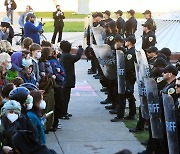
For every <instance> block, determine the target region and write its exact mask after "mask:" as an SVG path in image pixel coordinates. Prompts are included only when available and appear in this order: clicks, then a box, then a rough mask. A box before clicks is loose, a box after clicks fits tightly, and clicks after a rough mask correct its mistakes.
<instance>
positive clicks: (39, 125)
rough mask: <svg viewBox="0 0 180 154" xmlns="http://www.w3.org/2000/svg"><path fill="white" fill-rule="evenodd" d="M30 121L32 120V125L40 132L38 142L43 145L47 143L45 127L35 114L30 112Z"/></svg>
mask: <svg viewBox="0 0 180 154" xmlns="http://www.w3.org/2000/svg"><path fill="white" fill-rule="evenodd" d="M27 115H28V117H29V119H30V120H31V122H32V124H33V125H34V126H35V127H36V128H37V130H38V140H39V142H40V143H41V144H45V143H46V136H45V132H44V126H43V124H42V123H41V119H40V118H39V117H38V116H37V115H36V114H35V113H34V112H33V111H29V112H28V113H27Z"/></svg>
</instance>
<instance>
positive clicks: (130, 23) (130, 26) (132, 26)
mask: <svg viewBox="0 0 180 154" xmlns="http://www.w3.org/2000/svg"><path fill="white" fill-rule="evenodd" d="M136 30H137V20H136V19H135V18H134V17H131V18H129V20H127V21H126V23H125V34H126V37H128V36H131V35H134V33H135V32H136Z"/></svg>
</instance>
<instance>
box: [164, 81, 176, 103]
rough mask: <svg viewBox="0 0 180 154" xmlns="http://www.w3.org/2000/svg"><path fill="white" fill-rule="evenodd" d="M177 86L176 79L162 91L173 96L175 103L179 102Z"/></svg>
mask: <svg viewBox="0 0 180 154" xmlns="http://www.w3.org/2000/svg"><path fill="white" fill-rule="evenodd" d="M175 86H176V79H175V80H173V81H172V82H171V83H169V84H167V85H166V86H165V87H164V89H163V90H162V92H163V93H164V94H168V95H171V96H172V98H173V100H174V102H176V101H177V94H176V89H175Z"/></svg>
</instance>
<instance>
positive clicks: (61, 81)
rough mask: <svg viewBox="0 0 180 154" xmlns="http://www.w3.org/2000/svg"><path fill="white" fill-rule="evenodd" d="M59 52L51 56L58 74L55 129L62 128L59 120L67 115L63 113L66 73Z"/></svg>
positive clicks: (53, 67) (55, 89)
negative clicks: (58, 56) (59, 59)
mask: <svg viewBox="0 0 180 154" xmlns="http://www.w3.org/2000/svg"><path fill="white" fill-rule="evenodd" d="M57 55H58V53H56V51H55V50H54V51H53V53H52V56H51V57H50V58H49V62H50V64H51V67H52V69H53V74H55V75H56V85H57V86H56V87H55V88H54V92H55V93H54V99H55V107H54V123H53V128H54V129H61V124H60V121H59V120H58V119H59V118H60V117H63V116H66V115H64V113H63V110H65V109H64V108H65V103H64V102H63V90H64V87H65V85H66V74H65V70H64V67H63V66H62V65H61V63H60V62H59V61H58V59H57Z"/></svg>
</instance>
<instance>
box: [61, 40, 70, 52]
mask: <svg viewBox="0 0 180 154" xmlns="http://www.w3.org/2000/svg"><path fill="white" fill-rule="evenodd" d="M60 48H61V50H62V51H63V52H67V53H69V52H70V51H71V43H69V42H68V41H62V42H61V43H60Z"/></svg>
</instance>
